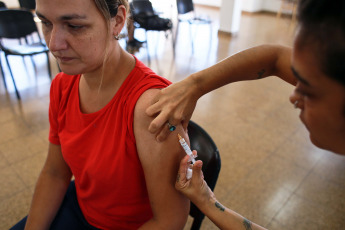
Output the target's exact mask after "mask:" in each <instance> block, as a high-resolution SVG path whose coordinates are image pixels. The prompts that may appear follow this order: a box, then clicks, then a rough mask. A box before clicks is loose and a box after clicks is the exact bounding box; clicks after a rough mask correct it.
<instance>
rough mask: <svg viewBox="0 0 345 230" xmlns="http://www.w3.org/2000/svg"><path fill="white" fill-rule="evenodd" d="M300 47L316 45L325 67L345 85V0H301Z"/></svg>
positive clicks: (325, 72) (316, 52)
mask: <svg viewBox="0 0 345 230" xmlns="http://www.w3.org/2000/svg"><path fill="white" fill-rule="evenodd" d="M298 4H299V5H298V13H297V15H298V20H299V26H300V30H299V34H298V38H297V40H296V44H297V46H298V48H302V46H307V47H312V48H313V52H314V55H315V56H316V57H317V59H318V60H319V62H320V66H321V71H323V73H324V74H326V75H327V76H329V77H330V78H332V79H334V80H336V81H338V82H339V83H341V84H343V85H345V1H344V0H299V3H298Z"/></svg>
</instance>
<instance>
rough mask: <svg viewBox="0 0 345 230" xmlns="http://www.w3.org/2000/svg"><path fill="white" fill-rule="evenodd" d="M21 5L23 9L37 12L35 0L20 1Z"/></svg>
mask: <svg viewBox="0 0 345 230" xmlns="http://www.w3.org/2000/svg"><path fill="white" fill-rule="evenodd" d="M19 5H20V7H21V8H24V9H27V10H35V9H36V1H35V0H19Z"/></svg>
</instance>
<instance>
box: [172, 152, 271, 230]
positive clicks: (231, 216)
mask: <svg viewBox="0 0 345 230" xmlns="http://www.w3.org/2000/svg"><path fill="white" fill-rule="evenodd" d="M193 152H194V154H196V151H195V150H194V151H193ZM188 160H189V156H185V157H184V158H183V159H182V160H181V163H180V168H179V172H178V175H177V179H176V183H175V188H176V189H177V190H178V191H180V192H181V193H182V194H184V195H185V196H186V197H188V198H189V199H190V200H191V201H192V202H193V203H194V204H195V205H196V206H197V207H198V208H199V209H200V210H201V211H202V212H203V213H204V214H205V215H206V216H207V217H208V218H209V219H210V220H211V221H212V222H213V223H214V224H215V225H217V227H218V228H220V229H226V230H240V229H253V230H263V229H265V228H263V227H261V226H259V225H257V224H255V223H252V222H251V221H249V220H247V219H246V218H244V217H242V216H241V215H239V214H238V213H236V212H235V211H233V210H230V209H228V208H226V207H224V206H223V205H222V204H220V203H219V202H218V201H217V199H216V197H215V195H214V193H213V192H212V191H211V189H210V188H209V187H208V185H207V183H206V181H205V180H204V177H203V173H202V171H201V167H202V161H200V160H198V161H196V162H195V164H194V165H193V174H192V178H191V179H190V180H187V178H186V174H187V168H188V165H189V164H190V163H189V162H188Z"/></svg>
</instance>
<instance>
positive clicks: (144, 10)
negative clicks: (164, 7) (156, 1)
mask: <svg viewBox="0 0 345 230" xmlns="http://www.w3.org/2000/svg"><path fill="white" fill-rule="evenodd" d="M131 12H132V15H133V17H134V18H135V17H141V18H143V17H151V16H155V13H154V10H153V7H152V3H151V2H150V1H148V0H135V1H133V2H132V3H131Z"/></svg>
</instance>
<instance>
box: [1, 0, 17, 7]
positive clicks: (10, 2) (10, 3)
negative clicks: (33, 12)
mask: <svg viewBox="0 0 345 230" xmlns="http://www.w3.org/2000/svg"><path fill="white" fill-rule="evenodd" d="M2 1H3V2H4V3H5V4H6V6H7V7H8V8H19V1H18V0H2Z"/></svg>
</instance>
